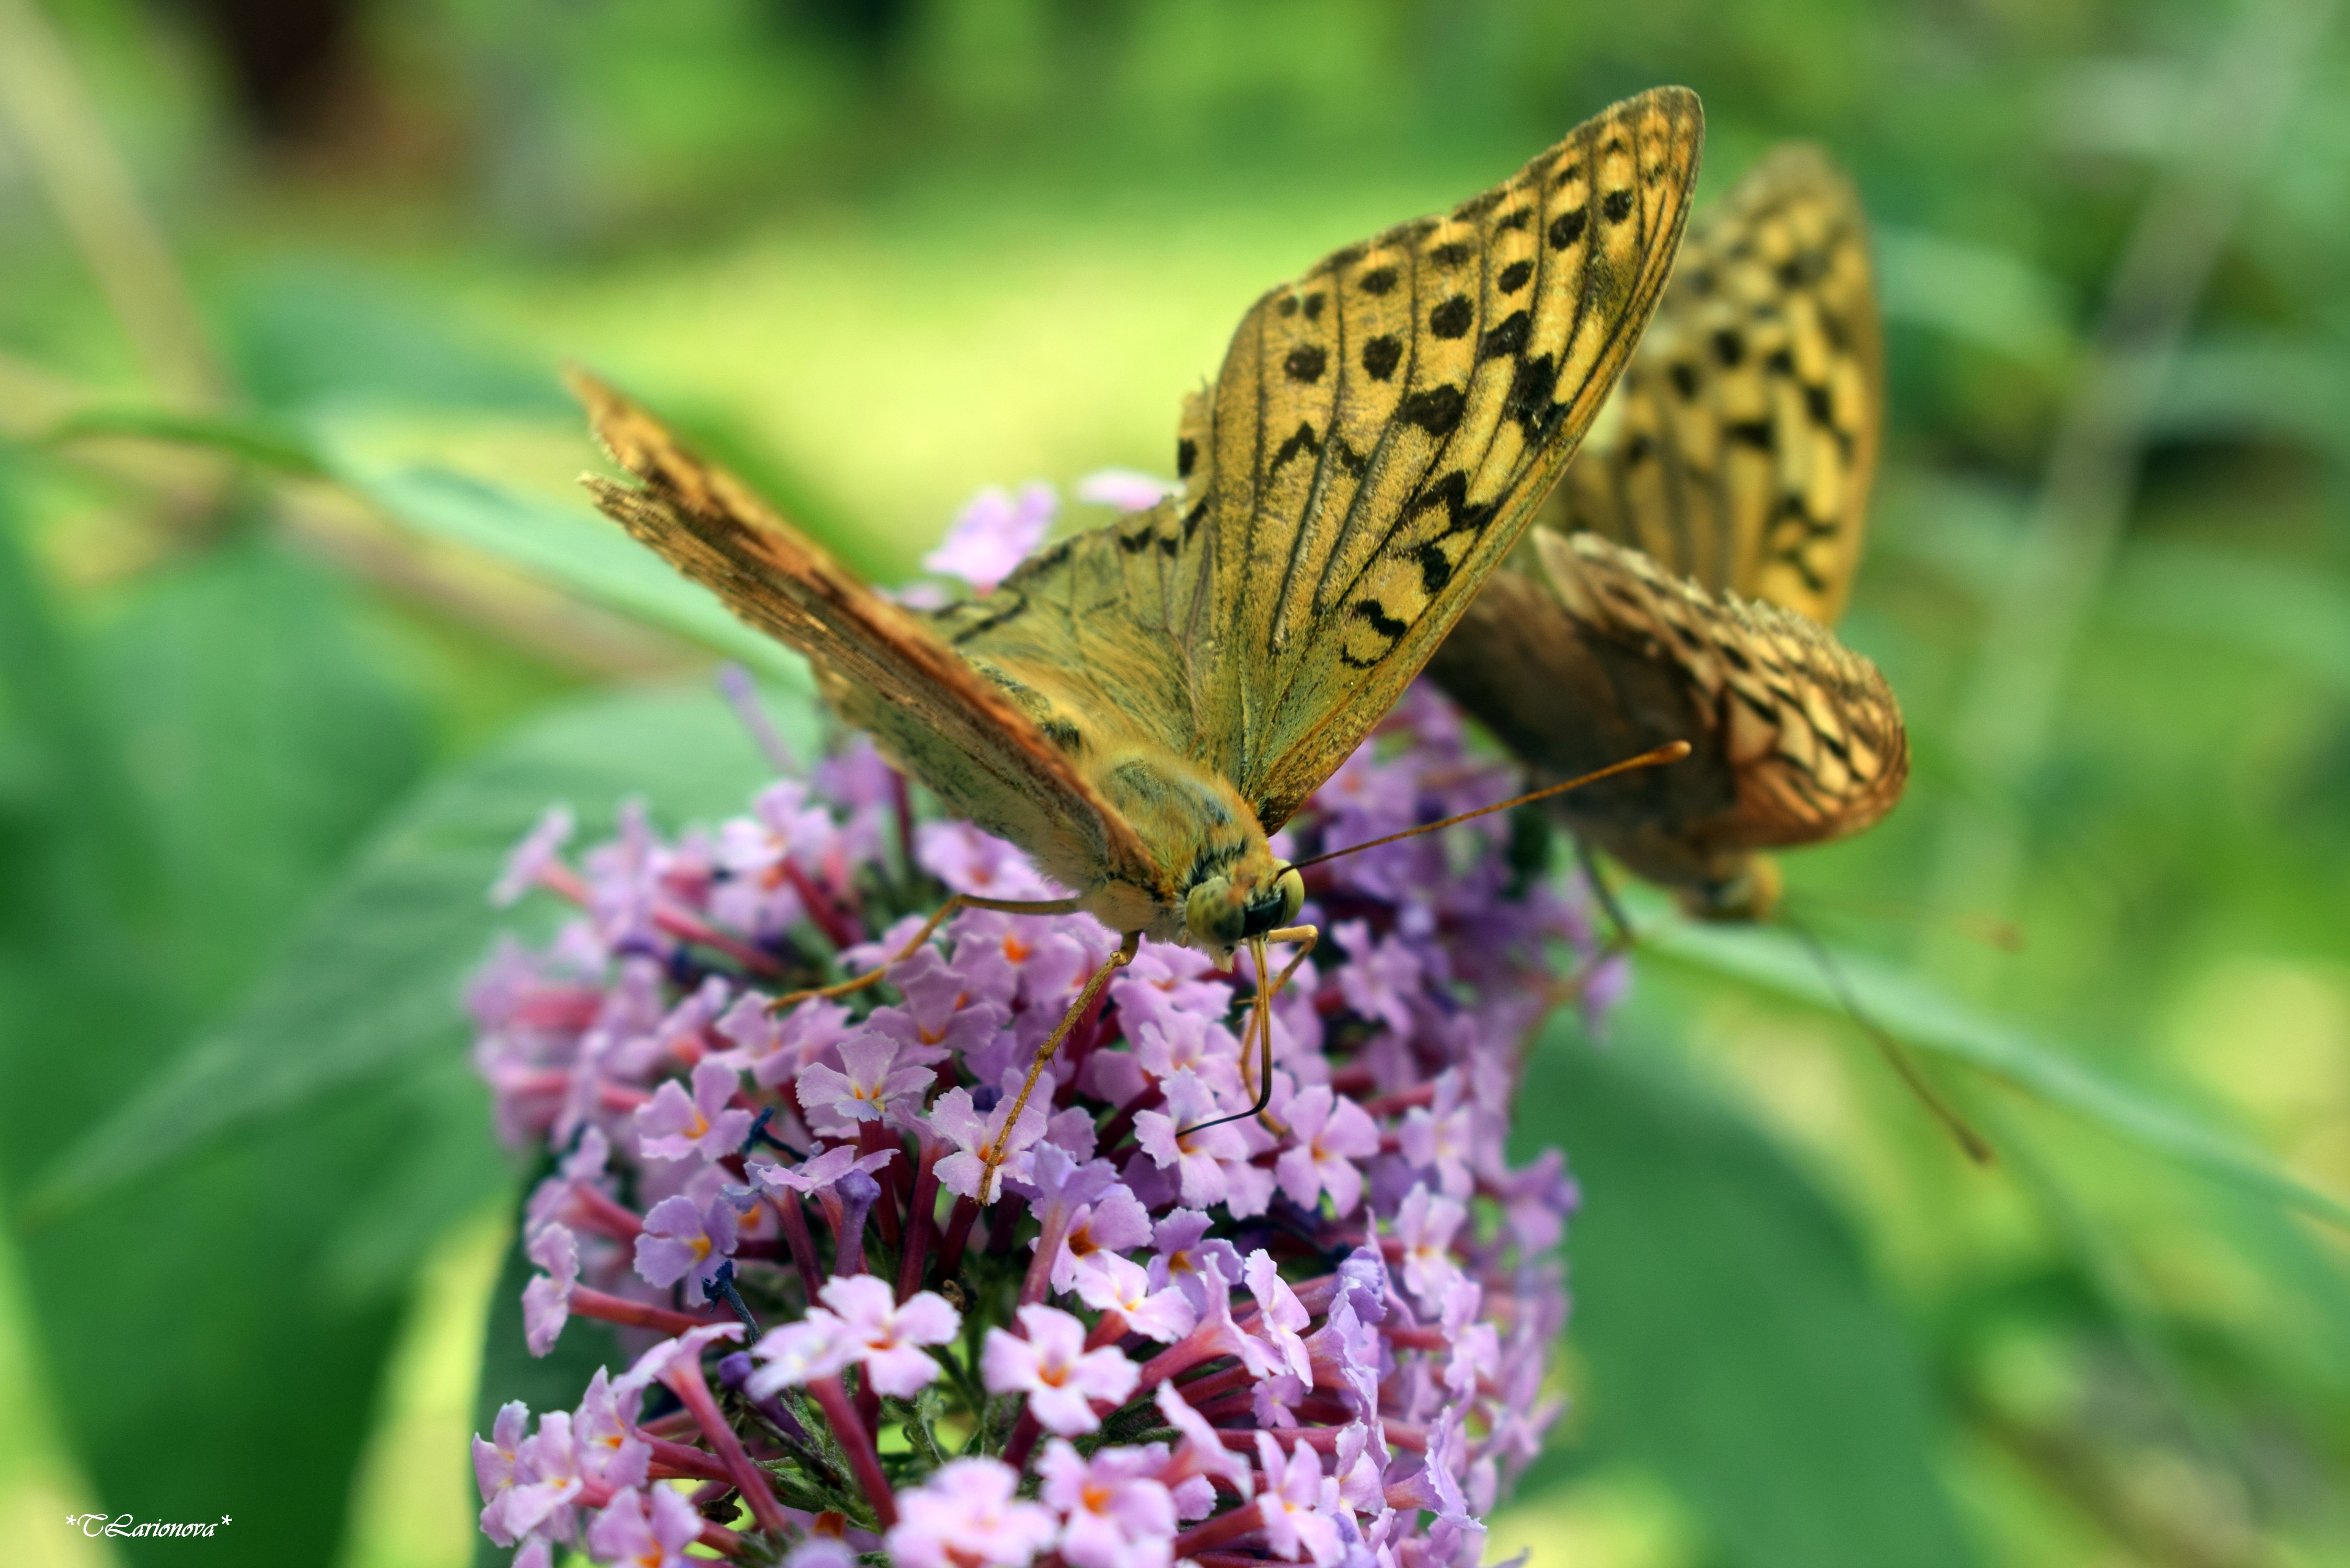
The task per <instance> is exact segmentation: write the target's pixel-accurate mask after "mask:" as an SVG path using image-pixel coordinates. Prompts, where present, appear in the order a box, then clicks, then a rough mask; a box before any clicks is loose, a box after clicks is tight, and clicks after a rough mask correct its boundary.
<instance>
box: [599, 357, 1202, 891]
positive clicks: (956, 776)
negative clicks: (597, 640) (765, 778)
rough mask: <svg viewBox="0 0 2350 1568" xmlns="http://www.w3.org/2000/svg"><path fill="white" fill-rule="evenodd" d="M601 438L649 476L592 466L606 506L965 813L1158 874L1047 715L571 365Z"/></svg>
mask: <svg viewBox="0 0 2350 1568" xmlns="http://www.w3.org/2000/svg"><path fill="white" fill-rule="evenodd" d="M572 386H573V389H574V390H575V391H577V393H578V395H579V397H580V399H581V400H582V401H583V402H585V403H586V404H587V410H588V418H589V420H590V421H591V422H592V423H593V425H594V426H595V430H596V433H597V435H598V438H599V439H600V440H601V441H603V442H604V445H605V447H606V448H607V450H608V451H609V452H611V454H612V457H613V459H614V460H615V461H616V462H619V464H620V465H621V466H622V467H623V468H625V469H627V470H629V472H631V473H633V474H634V475H636V477H637V478H638V480H639V482H640V483H639V486H637V487H633V488H632V487H629V486H625V485H620V484H615V483H611V482H609V481H608V480H603V479H599V478H596V477H594V476H592V475H591V476H589V477H588V478H587V481H586V483H587V486H588V489H589V491H590V493H592V494H593V495H594V497H595V499H596V503H597V504H598V506H600V507H601V508H603V510H604V511H605V512H606V513H607V514H609V515H610V516H611V517H612V518H613V519H614V520H616V521H617V522H619V524H621V525H622V526H623V527H625V528H627V529H628V530H629V533H631V534H633V535H636V536H637V538H638V539H639V540H641V541H642V542H643V543H645V544H647V545H650V546H651V547H652V548H653V549H655V550H656V551H658V552H660V555H662V556H665V557H666V558H667V559H668V560H669V562H670V563H671V565H672V566H676V567H677V568H678V569H679V570H681V571H682V572H683V573H685V575H686V576H690V577H691V578H693V579H694V580H695V581H697V582H700V583H702V584H703V585H704V586H706V587H709V588H711V589H712V591H714V592H715V593H716V594H717V595H718V596H719V597H720V598H722V599H723V600H724V601H725V603H726V606H727V607H728V608H730V609H732V610H733V611H734V613H735V614H737V615H739V616H741V617H742V618H743V619H744V620H746V621H748V622H750V623H751V624H752V625H753V626H754V627H757V628H760V629H761V630H763V631H765V632H767V633H769V634H770V635H772V636H774V637H776V638H778V639H781V640H783V641H784V642H785V643H788V644H789V645H791V646H792V647H794V648H796V649H800V650H801V651H802V652H804V653H806V654H807V655H808V657H809V659H810V660H811V661H812V662H813V664H814V665H815V667H816V674H817V678H818V680H819V681H820V682H821V683H822V684H823V685H824V687H825V690H826V694H827V698H828V699H829V700H830V701H832V702H833V704H834V706H835V707H836V708H837V710H838V711H839V712H840V714H841V716H842V717H843V718H844V719H847V721H848V722H851V723H854V724H858V725H859V726H860V727H863V728H866V729H869V730H871V731H872V732H874V733H875V734H876V735H877V736H878V737H879V739H880V740H881V741H882V742H883V744H884V746H885V747H886V748H887V749H889V751H890V752H891V753H892V754H893V755H895V756H896V757H897V758H898V760H899V763H901V764H902V765H904V766H905V767H906V768H907V769H908V770H909V771H910V772H912V773H914V774H916V776H918V777H920V779H921V780H922V782H923V783H925V784H928V785H930V787H931V789H932V790H934V791H935V792H937V793H938V794H940V795H941V798H943V799H944V800H946V801H947V802H948V804H949V805H950V807H951V809H953V810H954V811H956V812H957V813H958V814H959V815H965V816H968V817H969V818H970V819H971V820H972V821H974V822H976V823H978V824H979V825H980V826H983V827H985V828H987V829H988V830H989V831H991V832H993V833H998V834H1002V835H1003V836H1006V837H1009V838H1012V839H1014V841H1016V842H1018V843H1020V844H1023V845H1024V846H1027V847H1028V848H1029V849H1030V850H1031V852H1032V853H1035V855H1036V856H1037V857H1038V858H1039V860H1040V861H1041V862H1043V863H1044V864H1045V868H1046V870H1047V871H1048V872H1049V873H1050V874H1053V875H1055V876H1059V877H1063V878H1065V879H1069V880H1071V883H1072V885H1073V886H1074V885H1084V884H1085V883H1087V882H1090V881H1095V880H1099V879H1100V878H1101V877H1104V876H1110V877H1121V878H1125V879H1128V880H1132V881H1135V882H1137V883H1145V882H1146V881H1147V879H1148V878H1149V877H1154V876H1155V875H1156V873H1155V871H1154V870H1153V869H1152V867H1153V862H1152V860H1151V858H1150V856H1149V851H1148V850H1147V849H1146V847H1145V846H1143V844H1142V843H1141V841H1140V840H1139V838H1138V837H1137V836H1136V835H1135V833H1134V830H1133V828H1132V827H1131V826H1129V825H1128V824H1127V823H1126V822H1125V821H1124V820H1123V819H1121V818H1120V817H1119V815H1118V813H1117V812H1116V811H1115V810H1112V809H1111V808H1110V807H1109V806H1108V805H1107V803H1106V802H1105V801H1104V800H1103V799H1102V797H1101V795H1100V794H1099V792H1098V791H1097V790H1096V789H1095V788H1094V787H1093V785H1092V784H1089V783H1088V782H1087V779H1086V777H1085V776H1084V775H1083V774H1082V773H1080V772H1079V771H1078V770H1077V769H1076V767H1075V766H1074V765H1072V763H1071V762H1070V760H1069V759H1068V757H1067V756H1066V754H1065V753H1063V751H1062V750H1061V749H1060V748H1059V747H1057V746H1055V744H1053V743H1052V742H1051V740H1050V739H1049V737H1048V736H1047V735H1046V734H1045V732H1044V730H1043V728H1042V726H1041V725H1040V724H1039V723H1038V722H1036V720H1035V718H1034V717H1033V716H1032V715H1031V714H1030V713H1028V712H1026V711H1023V710H1022V709H1021V707H1020V706H1019V705H1018V704H1017V703H1016V702H1015V701H1012V700H1011V699H1010V698H1009V697H1008V696H1007V694H1006V692H1005V691H1003V689H1001V688H1000V687H998V686H997V685H995V684H994V683H993V682H990V681H988V680H984V679H983V677H982V676H981V675H980V674H979V673H978V672H977V671H975V670H973V669H972V666H971V665H970V664H969V663H967V662H966V661H965V660H963V659H961V658H958V657H957V656H956V654H955V653H954V651H953V650H952V649H951V648H950V647H949V646H948V645H947V644H945V643H944V642H942V641H941V639H939V638H938V637H937V636H936V635H935V634H934V633H932V632H931V630H930V629H929V628H926V627H924V626H923V625H921V624H920V622H918V621H917V620H916V619H915V618H912V617H910V616H909V615H907V614H906V613H905V612H903V611H901V610H899V608H898V607H896V606H894V605H892V604H890V603H889V601H888V600H886V599H884V598H882V597H880V596H879V595H878V594H876V593H874V592H873V591H872V589H870V588H869V587H866V586H865V585H864V584H862V583H860V582H858V580H857V579H856V578H855V577H853V576H850V575H849V574H848V573H847V571H846V570H844V569H843V568H842V567H841V566H839V564H838V563H837V562H835V561H834V560H833V559H832V558H831V557H830V556H827V555H826V554H825V553H824V552H823V551H822V550H821V549H819V548H817V546H816V545H814V544H813V543H812V542H810V541H809V540H808V539H807V538H806V537H805V536H804V535H801V534H800V533H799V532H798V531H797V530H795V529H794V528H793V527H791V526H790V525H789V524H786V523H785V522H784V520H783V519H782V518H780V517H779V516H777V515H776V514H775V512H774V511H773V509H771V508H770V507H768V506H767V505H766V504H764V502H762V501H760V500H759V499H758V497H757V496H756V495H755V494H754V493H752V492H751V490H750V489H749V488H748V487H747V486H745V485H744V484H743V483H742V482H741V481H739V480H737V479H736V478H734V476H733V475H732V474H730V473H728V472H726V471H725V470H724V469H722V468H719V467H718V466H716V465H715V464H712V463H709V462H704V461H702V459H700V458H698V457H696V456H695V455H694V454H692V453H691V452H688V451H686V450H685V449H684V448H683V447H682V446H681V445H680V444H679V443H678V442H677V441H676V440H675V438H674V437H672V436H671V434H670V432H669V431H667V430H666V429H664V428H663V427H662V426H661V424H660V422H659V421H656V420H655V419H653V418H652V416H651V415H650V414H648V413H647V412H645V410H642V409H640V408H639V407H638V406H637V405H635V404H634V403H632V402H630V401H629V400H628V399H626V398H624V397H622V396H620V394H619V393H618V392H615V391H614V390H612V389H610V388H608V387H607V386H605V385H603V384H602V383H601V382H599V381H598V380H596V379H594V378H592V377H589V376H587V375H584V374H577V373H575V374H574V375H573V377H572Z"/></svg>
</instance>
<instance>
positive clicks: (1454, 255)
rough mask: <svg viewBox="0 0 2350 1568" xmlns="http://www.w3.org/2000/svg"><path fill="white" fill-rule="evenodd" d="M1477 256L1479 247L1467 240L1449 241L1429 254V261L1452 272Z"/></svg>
mask: <svg viewBox="0 0 2350 1568" xmlns="http://www.w3.org/2000/svg"><path fill="white" fill-rule="evenodd" d="M1475 254H1477V247H1476V246H1474V245H1472V244H1470V243H1469V242H1468V241H1466V240H1448V241H1447V242H1445V243H1444V244H1440V245H1438V246H1437V247H1436V248H1435V249H1434V250H1431V251H1430V252H1429V253H1428V259H1429V260H1430V261H1432V262H1434V263H1435V264H1436V265H1438V266H1440V267H1443V268H1446V269H1447V270H1450V269H1451V268H1453V267H1456V266H1459V265H1461V263H1462V262H1465V261H1467V260H1468V259H1469V258H1470V257H1471V256H1472V255H1475Z"/></svg>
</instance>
